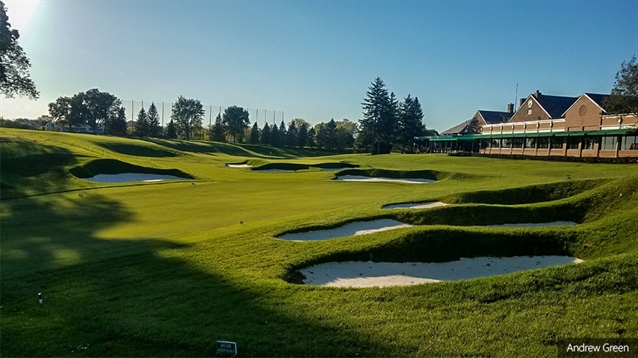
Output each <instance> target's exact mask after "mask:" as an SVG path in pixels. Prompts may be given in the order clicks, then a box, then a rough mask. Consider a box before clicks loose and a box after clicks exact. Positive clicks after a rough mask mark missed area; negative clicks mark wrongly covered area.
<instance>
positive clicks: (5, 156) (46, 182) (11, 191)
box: [0, 138, 77, 199]
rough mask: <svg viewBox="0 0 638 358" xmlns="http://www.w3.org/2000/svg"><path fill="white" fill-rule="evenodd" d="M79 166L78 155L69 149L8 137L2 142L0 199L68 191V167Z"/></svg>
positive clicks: (0, 144) (0, 154)
mask: <svg viewBox="0 0 638 358" xmlns="http://www.w3.org/2000/svg"><path fill="white" fill-rule="evenodd" d="M76 163H77V155H75V154H74V153H72V152H71V151H69V150H68V149H65V148H61V147H55V146H46V145H41V144H37V143H34V142H30V141H26V140H21V139H13V140H12V139H6V138H5V139H4V140H3V141H2V143H0V173H1V174H2V176H1V177H0V196H1V197H2V198H3V199H6V198H11V197H19V196H22V195H24V194H25V193H26V192H30V193H32V192H38V193H46V192H52V191H60V190H64V189H65V188H66V183H65V179H66V178H67V177H68V173H67V171H66V167H68V166H71V165H74V164H76Z"/></svg>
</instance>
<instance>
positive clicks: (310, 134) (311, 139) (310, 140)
mask: <svg viewBox="0 0 638 358" xmlns="http://www.w3.org/2000/svg"><path fill="white" fill-rule="evenodd" d="M316 136H317V131H315V127H311V128H310V129H309V130H308V139H307V140H306V143H307V144H308V146H309V147H310V148H314V147H315V146H316V145H317V143H316V142H315V138H316Z"/></svg>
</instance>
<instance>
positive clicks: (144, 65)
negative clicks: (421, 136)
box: [0, 0, 638, 131]
mask: <svg viewBox="0 0 638 358" xmlns="http://www.w3.org/2000/svg"><path fill="white" fill-rule="evenodd" d="M6 5H7V8H8V15H9V18H10V19H9V22H11V23H12V25H13V26H14V28H17V29H18V30H20V31H21V38H20V43H21V44H22V46H23V48H24V49H25V51H26V53H27V55H28V57H29V58H30V59H31V61H32V68H31V70H30V73H31V77H32V79H33V80H34V81H35V83H36V86H37V88H38V90H39V91H40V93H41V98H40V99H39V100H38V101H30V100H27V99H14V100H10V99H5V98H4V96H2V98H1V99H0V101H2V102H1V108H0V110H1V113H0V114H1V115H2V116H4V117H5V118H17V117H28V118H36V117H38V116H39V115H42V114H47V112H48V107H47V105H48V103H49V102H52V101H54V100H55V99H56V98H58V97H60V96H71V95H73V94H75V93H77V92H80V91H86V90H88V89H90V88H98V89H99V90H100V91H106V92H110V93H112V94H114V95H116V96H118V97H119V98H120V99H122V100H124V101H128V103H129V104H128V105H126V107H127V116H128V117H129V118H130V116H131V113H130V101H131V100H136V101H141V100H144V101H145V104H146V103H150V101H155V102H156V103H158V102H162V101H164V102H167V112H168V102H171V101H174V100H175V99H176V98H177V97H178V96H180V95H183V96H185V97H188V98H196V99H199V100H201V102H202V103H203V104H204V105H206V108H207V109H208V106H209V105H213V106H220V105H221V106H224V107H225V106H230V105H239V106H243V107H246V108H250V111H251V121H254V119H255V118H254V110H255V109H260V110H261V111H262V113H263V109H268V110H270V111H271V110H277V111H282V110H283V111H285V118H286V121H289V120H290V119H292V118H295V117H301V118H304V119H306V120H307V121H309V122H311V123H313V124H314V123H318V122H322V121H328V120H330V118H335V119H336V120H338V119H342V118H349V119H351V120H353V121H357V120H358V119H359V118H361V104H360V103H361V101H362V99H363V97H364V96H365V92H366V90H367V88H368V86H369V85H370V83H371V82H372V81H373V80H374V79H375V78H376V77H381V78H382V79H383V80H384V81H385V83H386V85H387V88H388V90H390V91H394V92H395V94H396V95H397V96H398V97H399V98H401V99H402V98H404V97H405V96H407V95H408V94H411V95H412V96H417V97H418V98H419V100H420V101H421V104H422V106H423V111H424V113H425V114H426V117H425V119H424V122H425V123H426V124H427V126H428V128H434V129H437V130H439V131H442V130H445V129H447V128H449V127H452V126H453V125H455V124H457V123H460V122H462V121H464V120H466V119H469V118H471V117H472V115H473V114H474V113H475V112H476V110H478V109H488V110H503V111H504V110H505V109H506V105H507V103H509V102H514V100H515V95H516V93H515V91H516V84H517V83H518V84H519V90H518V97H519V98H520V97H525V96H527V95H529V94H530V93H532V92H534V91H535V90H537V89H538V90H540V91H541V92H543V93H546V94H553V95H565V96H578V95H580V94H582V93H583V92H594V93H609V91H610V90H611V88H612V86H613V83H614V76H615V74H616V72H617V71H618V70H619V69H620V64H621V63H622V62H623V61H625V60H629V59H630V58H631V56H632V55H634V54H638V1H559V2H556V1H540V0H536V1H522V2H515V1H477V2H471V1H404V2H394V1H392V2H390V1H343V2H341V1H115V0H113V1H89V0H87V1H71V0H68V1H57V0H40V1H8V0H7V1H6ZM125 104H126V102H125ZM136 106H139V105H136ZM137 110H139V107H137V108H136V111H137ZM271 113H272V112H271ZM270 116H272V114H270ZM206 118H208V115H207V116H206ZM263 119H264V118H263V115H261V114H260V118H259V124H260V127H261V126H262V125H263ZM280 120H281V117H280V114H277V121H278V122H279V121H280ZM270 121H272V118H270Z"/></svg>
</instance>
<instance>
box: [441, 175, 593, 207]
mask: <svg viewBox="0 0 638 358" xmlns="http://www.w3.org/2000/svg"><path fill="white" fill-rule="evenodd" d="M605 182H606V180H578V181H566V182H559V183H553V184H543V185H532V186H526V187H522V188H513V189H506V190H479V191H473V192H466V193H455V194H452V195H449V196H446V197H444V198H442V201H444V202H446V203H455V204H458V203H480V204H501V205H516V204H530V203H539V202H544V201H553V200H558V199H563V198H567V197H570V196H574V195H576V194H580V193H582V192H585V191H587V190H591V189H593V188H595V187H597V186H599V185H601V184H603V183H605Z"/></svg>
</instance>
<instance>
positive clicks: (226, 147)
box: [146, 138, 335, 159]
mask: <svg viewBox="0 0 638 358" xmlns="http://www.w3.org/2000/svg"><path fill="white" fill-rule="evenodd" d="M146 141H148V142H151V143H154V144H157V145H161V146H164V147H166V148H170V149H173V150H179V151H182V152H190V153H205V154H226V155H232V156H238V157H249V158H282V159H286V158H297V157H318V156H325V155H331V154H335V153H334V152H329V151H325V150H321V149H303V148H279V147H267V146H261V145H250V144H229V143H219V142H192V141H183V140H164V139H151V138H148V139H146Z"/></svg>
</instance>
